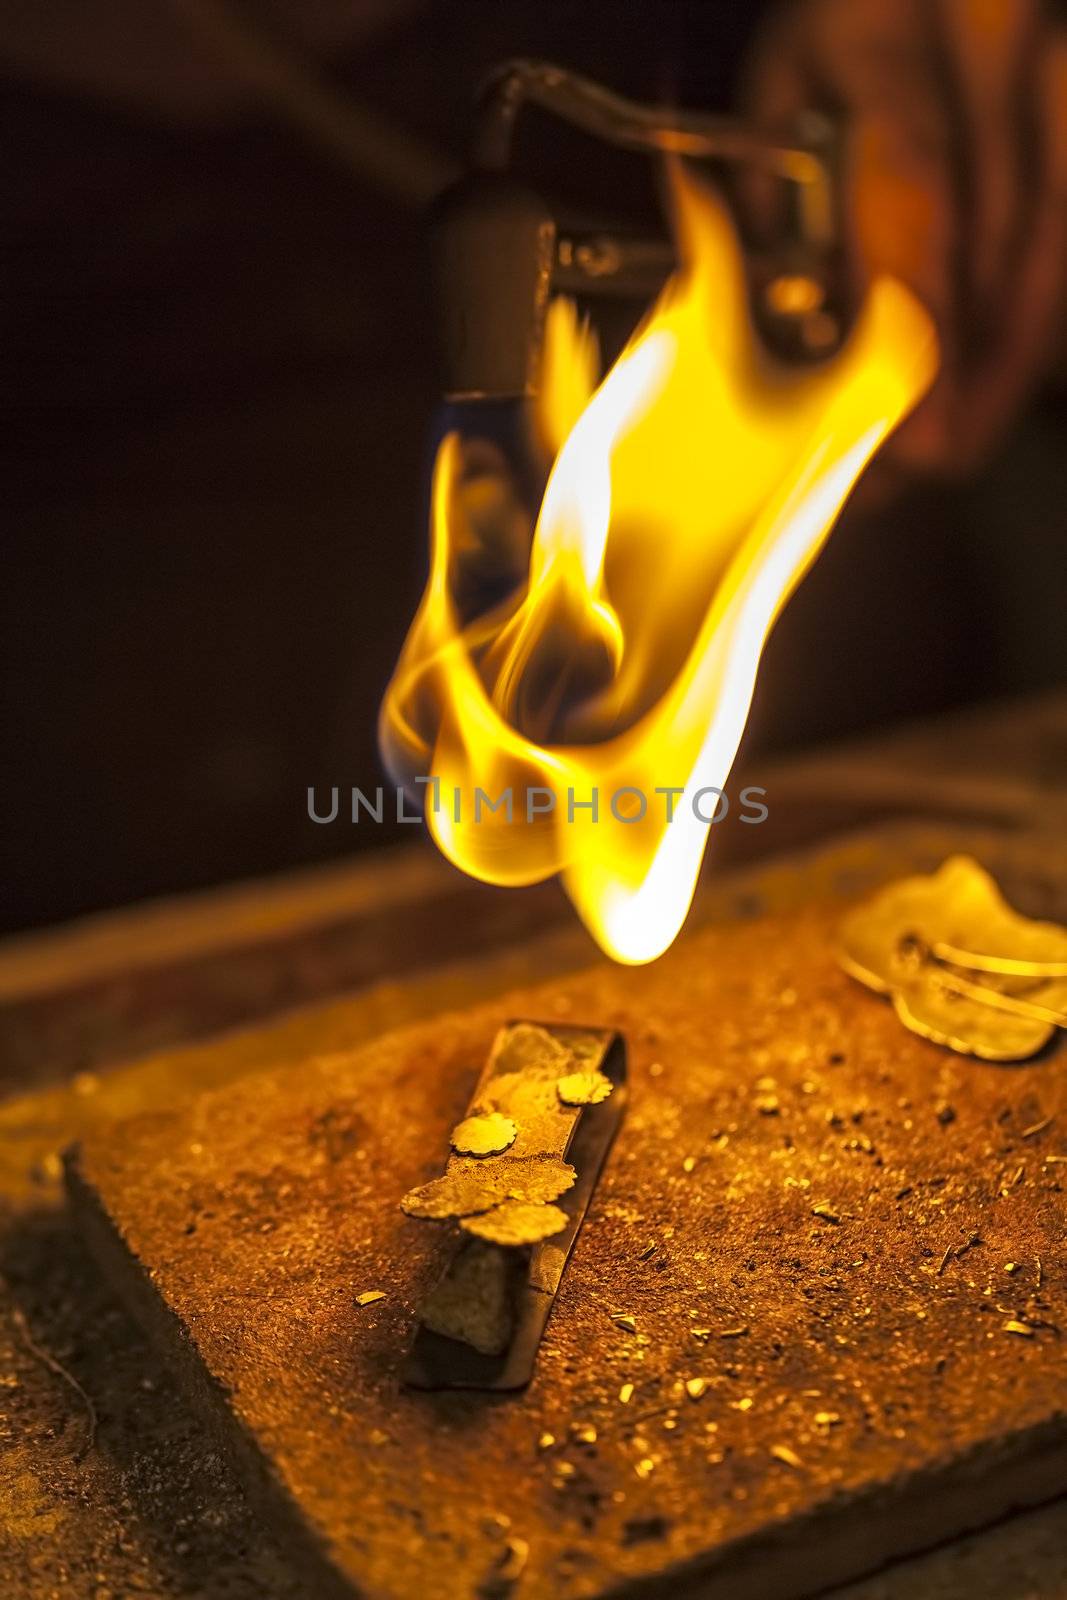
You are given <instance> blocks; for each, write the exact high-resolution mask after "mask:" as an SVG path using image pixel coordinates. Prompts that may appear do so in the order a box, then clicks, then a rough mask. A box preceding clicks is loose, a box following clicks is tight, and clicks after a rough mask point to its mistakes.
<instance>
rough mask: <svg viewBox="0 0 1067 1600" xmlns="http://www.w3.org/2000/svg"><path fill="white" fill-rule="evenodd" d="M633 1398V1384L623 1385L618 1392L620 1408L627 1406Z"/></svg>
mask: <svg viewBox="0 0 1067 1600" xmlns="http://www.w3.org/2000/svg"><path fill="white" fill-rule="evenodd" d="M633 1396H634V1386H633V1384H632V1383H624V1384H623V1386H622V1388H621V1389H620V1390H619V1404H620V1405H622V1406H628V1405H629V1404H630V1401H631V1400H632V1399H633Z"/></svg>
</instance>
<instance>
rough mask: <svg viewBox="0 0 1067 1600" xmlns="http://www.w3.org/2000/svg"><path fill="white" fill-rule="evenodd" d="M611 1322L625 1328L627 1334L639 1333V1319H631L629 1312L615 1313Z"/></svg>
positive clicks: (612, 1314)
mask: <svg viewBox="0 0 1067 1600" xmlns="http://www.w3.org/2000/svg"><path fill="white" fill-rule="evenodd" d="M611 1320H612V1322H614V1323H615V1324H616V1326H617V1327H620V1328H625V1329H626V1331H627V1333H636V1332H637V1318H636V1317H631V1316H630V1315H629V1313H628V1312H625V1311H613V1312H612V1313H611Z"/></svg>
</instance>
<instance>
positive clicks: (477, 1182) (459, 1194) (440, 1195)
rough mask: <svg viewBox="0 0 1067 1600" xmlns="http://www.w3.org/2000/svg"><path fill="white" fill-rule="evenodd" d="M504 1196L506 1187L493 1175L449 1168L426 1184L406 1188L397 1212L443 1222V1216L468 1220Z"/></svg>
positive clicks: (491, 1173)
mask: <svg viewBox="0 0 1067 1600" xmlns="http://www.w3.org/2000/svg"><path fill="white" fill-rule="evenodd" d="M506 1193H507V1188H506V1185H504V1183H503V1182H502V1180H501V1179H499V1178H498V1177H497V1175H496V1174H495V1173H493V1172H492V1171H491V1170H489V1169H487V1170H486V1172H485V1174H484V1175H483V1174H481V1173H479V1174H477V1175H475V1174H474V1173H469V1172H467V1171H465V1170H463V1169H461V1168H453V1169H450V1170H449V1171H448V1172H445V1173H442V1175H441V1177H439V1178H431V1180H430V1182H429V1183H423V1184H420V1185H419V1187H418V1188H417V1189H410V1190H409V1191H408V1193H407V1194H406V1195H405V1196H404V1198H403V1199H402V1200H401V1202H400V1207H401V1210H402V1211H403V1212H404V1214H405V1215H406V1216H409V1217H423V1218H429V1219H431V1220H433V1221H443V1220H444V1219H445V1218H447V1217H469V1216H473V1215H474V1213H475V1212H477V1211H488V1210H489V1208H490V1207H491V1206H495V1205H496V1204H497V1203H498V1202H499V1201H500V1200H502V1199H503V1198H504V1196H505V1194H506Z"/></svg>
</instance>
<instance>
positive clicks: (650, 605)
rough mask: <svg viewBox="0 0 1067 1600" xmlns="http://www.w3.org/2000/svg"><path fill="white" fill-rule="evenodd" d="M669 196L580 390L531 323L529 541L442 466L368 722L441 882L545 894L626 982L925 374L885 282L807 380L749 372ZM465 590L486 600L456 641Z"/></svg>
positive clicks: (902, 295) (723, 239)
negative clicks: (623, 965) (658, 274)
mask: <svg viewBox="0 0 1067 1600" xmlns="http://www.w3.org/2000/svg"><path fill="white" fill-rule="evenodd" d="M675 190H676V197H677V218H678V231H679V253H680V258H681V261H682V263H683V264H682V266H681V268H680V270H679V271H678V272H677V273H676V274H675V276H674V277H673V278H672V279H671V281H670V282H669V283H668V285H667V286H666V288H665V290H664V291H663V293H662V295H661V297H660V299H659V301H658V302H657V304H656V305H655V306H654V307H653V309H652V310H651V312H650V313H649V315H648V316H647V317H646V319H645V321H644V322H643V324H642V326H641V327H640V328H639V329H638V331H637V332H636V333H635V334H634V336H633V338H632V339H631V340H630V343H629V344H628V345H627V347H626V349H625V350H624V351H623V353H622V355H621V356H620V357H619V359H618V360H617V361H616V362H615V364H614V365H613V366H612V368H611V369H610V371H609V372H608V373H607V375H606V377H605V378H604V379H603V381H602V382H601V383H600V384H599V387H594V384H595V369H596V361H595V354H594V352H593V349H592V347H591V344H590V341H589V339H588V336H587V335H586V334H585V333H584V331H583V330H582V329H581V328H580V327H579V326H578V324H577V320H576V318H575V316H574V314H573V308H570V307H569V306H568V305H567V304H566V303H565V302H564V303H559V302H557V304H556V306H555V307H554V308H553V309H552V311H551V314H550V317H549V321H548V326H547V329H546V349H545V371H544V381H543V384H542V391H541V400H540V406H539V417H538V421H539V424H540V431H541V435H542V438H543V439H544V440H545V441H546V442H547V445H548V448H549V452H550V455H551V456H554V460H553V465H552V468H551V471H550V473H549V476H548V481H547V486H546V488H545V493H544V498H543V500H542V504H541V508H540V512H539V514H538V517H537V522H536V526H535V528H534V530H533V535H532V540H531V538H530V532H529V526H528V523H524V521H523V514H522V511H521V507H520V506H519V504H518V501H517V500H516V499H515V498H513V496H512V494H511V492H510V490H509V489H508V487H507V483H506V480H505V478H504V476H503V475H502V473H501V470H500V463H499V461H498V460H497V459H496V457H495V452H493V450H492V447H490V446H486V445H484V444H483V445H480V446H471V447H466V446H464V445H462V444H461V441H460V439H459V437H458V436H457V435H455V434H452V435H449V437H447V438H446V439H445V441H444V443H443V444H442V446H441V449H440V451H439V454H438V458H437V462H436V466H435V471H434V482H433V504H432V555H431V567H430V577H429V582H428V585H427V588H426V591H425V594H424V596H423V599H422V603H421V605H420V608H419V611H418V614H417V616H416V618H415V621H414V623H413V625H412V628H411V631H410V633H409V635H408V638H407V641H406V643H405V645H404V649H403V652H402V654H401V657H400V661H399V664H398V666H397V669H396V673H395V675H394V677H393V680H392V683H391V684H390V686H389V689H388V691H387V694H386V697H385V702H384V705H383V708H382V720H381V739H382V747H383V750H384V753H385V756H386V760H387V761H388V763H389V765H390V767H391V769H392V771H393V772H394V773H396V774H397V775H398V776H402V777H403V778H405V779H406V780H407V781H408V782H411V781H412V779H414V778H415V777H416V776H418V777H420V778H422V779H423V780H424V781H425V780H426V779H432V780H433V783H432V785H431V789H430V792H431V796H432V801H433V803H431V804H429V805H428V806H427V818H428V822H429V826H430V829H431V831H432V833H433V836H434V838H435V840H436V841H437V844H438V845H439V847H440V848H441V850H442V851H443V852H444V854H445V855H446V856H448V857H449V859H450V860H452V861H453V862H455V863H456V864H457V865H458V866H460V867H462V868H463V869H464V870H465V871H466V872H469V873H470V874H472V875H473V876H474V877H477V878H481V879H485V880H487V881H489V882H491V883H498V884H526V883H532V882H535V881H538V880H540V879H543V878H546V877H549V876H551V875H552V874H554V873H560V874H561V875H562V879H563V883H564V886H565V888H566V890H567V893H568V894H569V895H570V898H571V900H572V901H573V903H574V905H575V907H576V909H577V911H578V913H579V915H580V916H581V918H582V919H583V921H584V922H585V924H586V925H587V927H588V928H589V930H590V931H591V933H592V934H593V936H594V937H595V938H596V939H597V941H598V942H599V943H600V945H601V946H602V947H603V949H604V950H606V951H607V952H608V953H609V954H610V955H612V956H614V957H615V958H616V959H617V960H620V961H628V962H642V961H650V960H653V959H654V958H655V957H656V956H658V955H660V954H662V952H663V951H664V950H665V949H666V948H667V947H668V945H669V944H670V943H671V941H672V940H673V939H674V937H675V935H676V934H677V933H678V930H679V929H680V927H681V925H682V923H683V922H684V920H685V916H686V913H687V911H688V909H689V904H690V901H691V899H692V896H693V892H694V889H695V886H696V880H697V875H698V873H699V869H700V863H701V860H702V857H703V853H704V849H705V845H706V843H707V838H708V829H709V821H710V817H709V811H710V810H711V807H712V806H713V804H714V802H710V801H708V800H707V799H706V798H705V799H704V800H703V801H700V800H699V799H698V797H699V792H700V791H701V790H706V791H712V790H716V791H717V790H721V789H722V788H723V787H724V785H725V782H726V779H727V777H728V775H729V772H730V768H731V766H732V764H733V761H734V757H735V755H736V753H737V748H738V744H739V742H740V739H741V735H742V732H743V730H744V726H745V721H746V718H747V716H748V710H749V706H750V703H751V700H752V694H753V689H754V685H755V680H756V672H757V668H758V665H759V659H760V654H761V651H762V648H763V644H764V641H765V639H766V637H767V635H768V633H769V631H770V629H771V627H772V625H773V623H774V620H775V618H776V617H777V615H778V613H779V612H780V611H781V609H782V607H783V605H784V604H785V602H786V601H787V599H788V598H789V596H790V594H791V593H792V592H793V590H794V588H795V587H796V585H797V583H798V582H799V581H800V579H801V578H802V577H803V575H804V573H805V572H806V571H807V569H808V567H809V566H810V565H811V563H812V561H813V560H814V559H815V557H816V555H817V554H818V552H819V550H820V549H821V547H822V545H823V543H824V542H825V540H826V538H827V536H828V534H829V531H830V528H831V527H832V525H833V522H834V519H835V517H836V516H837V514H838V512H839V510H840V508H841V506H842V504H843V502H844V501H845V499H846V497H847V495H848V493H849V491H850V489H851V488H852V485H853V484H854V483H855V481H856V479H857V477H858V476H859V474H860V472H861V471H862V470H863V467H864V466H865V464H866V463H867V462H868V461H869V460H870V458H871V456H872V454H873V453H874V451H875V450H876V449H877V448H878V446H879V444H880V443H881V441H882V440H883V439H884V438H885V437H886V435H887V434H888V433H889V432H890V431H891V430H892V429H893V428H894V427H895V426H896V424H897V423H898V422H899V421H900V419H901V418H902V417H903V416H904V415H906V413H907V412H908V411H909V410H910V409H911V407H912V406H913V405H914V404H915V402H916V400H917V399H918V398H919V397H920V396H921V394H922V393H923V392H924V390H925V389H926V387H927V386H928V385H929V383H930V381H931V379H932V377H933V375H934V371H935V368H936V363H937V351H936V340H935V337H934V333H933V329H932V326H931V324H930V321H929V318H928V317H927V315H926V313H925V312H924V311H923V309H922V308H921V307H920V305H919V304H918V302H917V301H916V300H915V299H914V298H913V296H912V295H911V294H910V293H909V292H908V291H907V290H906V289H905V288H904V287H903V286H902V285H901V284H899V283H897V282H896V281H894V280H892V279H888V278H882V279H880V280H878V281H877V282H876V283H874V285H873V286H872V288H871V290H870V292H869V295H868V297H867V301H866V304H865V306H864V308H863V311H862V313H861V315H860V317H859V320H858V322H857V324H856V326H855V328H854V330H853V332H852V334H851V336H850V338H849V340H848V343H847V345H846V346H845V347H844V348H843V349H842V350H841V351H840V352H839V353H838V354H837V355H836V356H834V357H833V358H832V359H831V360H829V361H828V362H826V363H824V364H823V365H821V366H820V367H818V368H817V369H807V370H799V369H797V368H790V367H786V366H784V365H781V364H778V363H775V362H773V361H771V359H770V358H769V357H768V355H767V353H766V352H765V351H764V350H763V349H762V347H761V346H760V344H759V342H758V340H757V338H756V336H755V334H754V331H753V329H752V327H751V325H750V322H749V318H748V315H747V307H746V301H745V285H744V276H743V270H742V263H741V259H740V255H739V250H738V246H737V242H736V238H735V234H734V231H733V228H732V225H731V223H730V221H729V217H728V215H727V213H726V211H725V209H724V207H723V206H722V204H721V203H720V202H719V201H718V200H717V199H716V197H715V196H714V195H713V194H712V193H711V192H709V191H708V190H706V189H705V188H703V187H702V186H700V185H698V184H697V182H696V181H695V179H693V178H692V177H689V176H686V175H684V174H678V175H676V178H675ZM472 573H473V574H475V575H480V576H481V577H482V578H483V579H484V578H485V577H486V576H488V577H489V578H490V579H491V580H492V581H493V582H494V583H495V584H496V586H497V593H502V592H504V591H505V590H508V591H509V592H507V593H506V597H505V598H504V599H501V600H499V601H498V602H497V603H496V604H494V605H492V606H490V607H488V608H487V609H485V610H482V611H477V610H476V611H475V613H474V614H473V615H468V614H467V612H468V611H469V610H470V601H469V598H468V596H469V594H470V592H471V584H470V579H471V575H472ZM478 791H481V795H482V799H481V802H480V804H479V802H478ZM509 792H510V795H511V804H510V806H508V805H506V804H505V796H506V795H507V794H508V793H509ZM594 792H595V794H596V810H595V813H594V810H593V804H592V802H593V795H594ZM546 795H551V796H552V797H553V800H554V806H553V808H552V809H551V810H550V809H548V801H547V799H546ZM457 797H458V798H457ZM534 797H536V798H534ZM695 800H697V803H696V804H694V801H695ZM494 805H495V806H496V809H495V810H494V809H491V807H492V806H494Z"/></svg>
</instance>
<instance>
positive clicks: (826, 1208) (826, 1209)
mask: <svg viewBox="0 0 1067 1600" xmlns="http://www.w3.org/2000/svg"><path fill="white" fill-rule="evenodd" d="M811 1214H812V1216H813V1217H820V1218H821V1219H822V1221H823V1222H832V1223H835V1224H837V1223H839V1222H840V1221H841V1217H840V1215H839V1214H838V1212H836V1211H835V1210H834V1209H833V1207H832V1206H830V1205H828V1204H827V1203H826V1201H825V1200H824V1201H821V1202H820V1203H819V1205H817V1206H812V1208H811Z"/></svg>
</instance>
